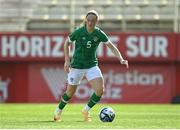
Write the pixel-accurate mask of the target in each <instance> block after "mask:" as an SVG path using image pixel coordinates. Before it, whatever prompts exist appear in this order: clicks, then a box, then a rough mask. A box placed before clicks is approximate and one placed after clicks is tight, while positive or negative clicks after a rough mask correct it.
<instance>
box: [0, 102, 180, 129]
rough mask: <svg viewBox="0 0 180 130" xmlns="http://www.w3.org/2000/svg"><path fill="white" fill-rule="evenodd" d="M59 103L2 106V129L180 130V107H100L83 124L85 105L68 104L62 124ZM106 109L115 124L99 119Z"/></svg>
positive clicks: (140, 105) (0, 105) (119, 105)
mask: <svg viewBox="0 0 180 130" xmlns="http://www.w3.org/2000/svg"><path fill="white" fill-rule="evenodd" d="M56 106H57V104H0V129H9V128H13V129H15V128H17V129H21V128H24V129H27V128H28V129H34V128H35V129H71V128H72V129H119V128H120V129H126V128H128V129H142V128H143V129H147V128H148V129H177V128H178V129H179V128H180V105H172V104H170V105H153V104H151V105H142V104H136V105H135V104H134V105H132V104H97V105H96V106H95V107H94V108H93V109H92V110H91V116H92V120H93V121H92V122H83V119H82V116H81V109H82V108H83V107H84V104H68V105H67V106H66V107H65V109H64V111H63V113H62V121H61V122H54V121H53V114H54V110H55V108H56ZM104 106H110V107H112V108H113V109H114V111H115V113H116V117H115V119H114V121H113V122H111V123H103V122H101V121H100V120H99V117H98V113H99V111H100V109H101V108H102V107H104Z"/></svg>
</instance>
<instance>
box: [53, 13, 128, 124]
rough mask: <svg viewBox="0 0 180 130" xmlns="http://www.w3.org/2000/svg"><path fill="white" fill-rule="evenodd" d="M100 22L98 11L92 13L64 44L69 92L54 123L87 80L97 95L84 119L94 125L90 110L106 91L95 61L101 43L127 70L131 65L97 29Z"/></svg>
mask: <svg viewBox="0 0 180 130" xmlns="http://www.w3.org/2000/svg"><path fill="white" fill-rule="evenodd" d="M98 19H99V15H98V13H97V12H96V11H94V10H91V11H89V12H88V13H87V14H86V17H85V20H84V23H83V26H80V27H79V28H77V29H76V30H75V31H74V32H72V33H71V34H70V35H69V36H68V38H67V40H66V42H65V44H64V54H65V63H64V70H65V72H66V73H68V78H67V80H68V86H67V90H66V92H65V93H64V94H63V95H62V97H61V100H60V102H59V105H58V108H57V109H56V110H55V113H54V120H55V121H60V120H61V113H62V110H63V108H64V107H65V105H66V104H67V102H68V101H69V100H70V99H71V97H72V96H73V95H74V93H75V91H76V89H77V86H78V85H79V84H80V82H81V80H82V79H83V77H84V76H85V77H86V79H87V80H88V82H89V83H90V85H91V86H92V88H93V90H94V93H93V94H92V96H91V97H90V100H89V102H88V103H87V105H86V106H85V107H84V108H83V110H82V115H83V118H84V121H86V122H90V121H91V118H90V114H89V110H90V109H91V108H92V107H93V106H94V105H95V104H96V103H97V102H98V101H99V100H100V99H101V96H102V95H103V91H104V81H103V76H102V73H101V70H100V69H99V67H98V61H97V57H96V50H97V47H98V45H99V44H100V43H104V44H105V45H107V46H108V47H109V48H110V50H111V51H112V53H113V54H114V55H115V56H116V57H117V58H118V60H119V61H120V63H121V64H124V65H126V67H127V68H128V61H127V60H124V59H123V57H122V56H121V53H120V51H119V50H118V49H117V48H116V47H115V46H114V45H113V43H112V42H111V41H110V40H109V38H108V37H107V35H106V34H105V33H104V32H103V31H102V30H101V29H99V28H98V27H97V26H96V24H97V22H98ZM73 42H75V51H74V55H73V57H72V59H71V61H70V45H71V44H72V43H73Z"/></svg>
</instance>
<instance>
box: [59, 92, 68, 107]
mask: <svg viewBox="0 0 180 130" xmlns="http://www.w3.org/2000/svg"><path fill="white" fill-rule="evenodd" d="M69 99H71V98H70V97H69V96H68V95H67V94H66V93H64V95H63V96H62V98H61V101H60V102H59V106H58V107H59V109H61V110H62V109H63V108H64V107H65V105H66V104H67V102H68V101H69Z"/></svg>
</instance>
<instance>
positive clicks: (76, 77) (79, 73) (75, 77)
mask: <svg viewBox="0 0 180 130" xmlns="http://www.w3.org/2000/svg"><path fill="white" fill-rule="evenodd" d="M84 76H85V77H86V79H87V80H88V81H90V80H92V79H95V78H98V77H103V76H102V73H101V70H100V69H99V67H98V66H94V67H92V68H89V69H75V68H71V69H70V72H69V73H68V84H70V85H79V84H80V83H81V80H82V79H83V77H84Z"/></svg>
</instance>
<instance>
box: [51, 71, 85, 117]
mask: <svg viewBox="0 0 180 130" xmlns="http://www.w3.org/2000/svg"><path fill="white" fill-rule="evenodd" d="M83 76H84V73H83V72H81V70H78V69H71V70H70V72H69V73H68V86H67V90H66V92H65V93H64V94H63V95H62V97H61V100H60V102H59V105H58V108H57V109H56V110H55V114H54V120H55V121H59V120H60V116H61V113H62V110H63V109H64V107H65V106H66V104H67V103H68V101H69V100H70V99H71V98H72V96H73V95H74V93H75V92H76V89H77V85H78V84H80V82H81V80H82V78H83Z"/></svg>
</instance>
